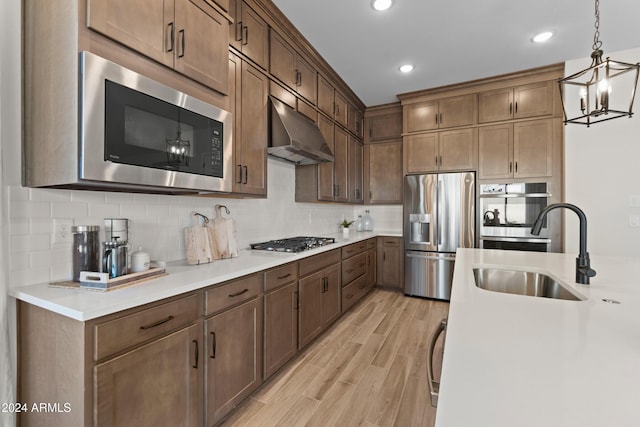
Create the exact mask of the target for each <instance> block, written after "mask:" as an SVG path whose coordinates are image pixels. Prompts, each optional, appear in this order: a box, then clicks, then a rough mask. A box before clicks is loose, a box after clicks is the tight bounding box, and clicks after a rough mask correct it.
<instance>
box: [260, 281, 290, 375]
mask: <svg viewBox="0 0 640 427" xmlns="http://www.w3.org/2000/svg"><path fill="white" fill-rule="evenodd" d="M297 294H298V282H297V281H295V282H293V283H290V284H288V285H285V286H283V287H281V288H279V289H277V290H275V291H273V292H270V293H268V294H267V295H265V297H264V349H265V353H264V378H265V379H267V378H269V377H270V376H271V375H272V374H273V373H274V372H275V371H277V370H278V369H279V368H280V367H282V365H284V364H285V363H286V362H287V361H288V360H289V359H291V358H292V357H293V356H295V354H296V352H297V351H298V307H297Z"/></svg>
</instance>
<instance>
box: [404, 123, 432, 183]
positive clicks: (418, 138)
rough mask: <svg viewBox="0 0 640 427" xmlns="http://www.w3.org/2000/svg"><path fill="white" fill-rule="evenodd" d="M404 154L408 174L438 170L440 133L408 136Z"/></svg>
mask: <svg viewBox="0 0 640 427" xmlns="http://www.w3.org/2000/svg"><path fill="white" fill-rule="evenodd" d="M403 155H404V165H405V173H406V174H410V173H420V172H434V171H436V170H437V168H438V166H437V156H438V133H437V132H433V133H425V134H422V135H410V136H408V137H406V139H405V143H404V149H403Z"/></svg>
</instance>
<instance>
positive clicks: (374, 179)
mask: <svg viewBox="0 0 640 427" xmlns="http://www.w3.org/2000/svg"><path fill="white" fill-rule="evenodd" d="M365 149H366V150H367V151H368V153H369V200H368V202H367V203H369V204H402V141H394V142H386V143H379V144H369V145H367V146H366V148H365Z"/></svg>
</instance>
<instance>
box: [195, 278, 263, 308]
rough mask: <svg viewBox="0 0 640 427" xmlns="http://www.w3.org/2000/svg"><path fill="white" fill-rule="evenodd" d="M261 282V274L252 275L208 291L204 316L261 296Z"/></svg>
mask: <svg viewBox="0 0 640 427" xmlns="http://www.w3.org/2000/svg"><path fill="white" fill-rule="evenodd" d="M262 281H263V275H262V274H254V275H253V276H248V277H243V278H241V279H238V280H234V281H232V282H228V283H226V284H224V285H221V286H217V287H215V288H212V289H210V290H208V291H207V292H206V309H205V314H206V315H209V314H211V313H215V312H217V311H220V310H224V309H225V308H228V307H232V306H234V305H236V304H239V303H241V302H243V301H247V300H250V299H252V298H255V297H257V296H258V295H261V294H262Z"/></svg>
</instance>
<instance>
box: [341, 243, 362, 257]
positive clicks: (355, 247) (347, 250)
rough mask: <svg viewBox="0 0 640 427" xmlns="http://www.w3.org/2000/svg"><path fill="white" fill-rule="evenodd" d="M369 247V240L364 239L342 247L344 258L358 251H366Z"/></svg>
mask: <svg viewBox="0 0 640 427" xmlns="http://www.w3.org/2000/svg"><path fill="white" fill-rule="evenodd" d="M366 249H367V241H366V240H363V241H361V242H358V243H354V244H352V245H349V246H345V247H343V248H342V259H346V258H349V257H352V256H354V255H355V254H357V253H360V252H364V251H365V250H366Z"/></svg>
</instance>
